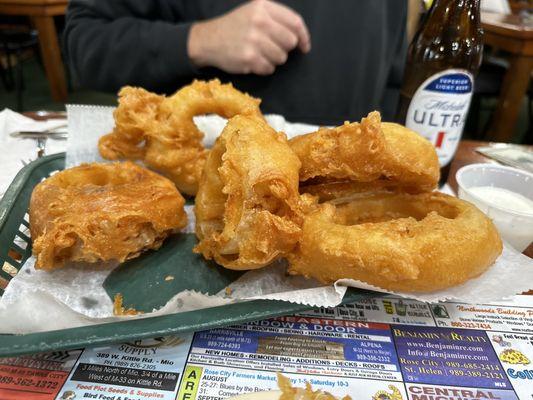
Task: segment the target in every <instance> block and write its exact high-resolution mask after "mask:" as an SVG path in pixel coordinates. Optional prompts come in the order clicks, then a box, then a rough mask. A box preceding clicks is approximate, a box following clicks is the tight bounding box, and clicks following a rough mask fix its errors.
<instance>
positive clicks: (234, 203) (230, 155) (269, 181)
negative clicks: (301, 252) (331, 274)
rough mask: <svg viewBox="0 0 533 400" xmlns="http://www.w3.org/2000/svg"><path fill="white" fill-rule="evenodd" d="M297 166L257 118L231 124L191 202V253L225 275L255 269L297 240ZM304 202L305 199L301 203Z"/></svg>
mask: <svg viewBox="0 0 533 400" xmlns="http://www.w3.org/2000/svg"><path fill="white" fill-rule="evenodd" d="M299 169H300V161H299V160H298V158H297V157H296V155H295V154H294V153H293V152H292V150H291V148H290V147H289V145H288V142H287V138H286V136H285V135H284V134H283V133H277V132H276V131H274V130H273V129H272V128H271V127H270V126H268V125H267V124H266V122H265V121H264V120H263V119H262V118H257V117H250V116H243V115H239V116H236V117H233V118H231V119H230V120H229V121H228V123H227V125H226V127H225V128H224V130H223V131H222V134H221V135H220V136H219V137H218V139H217V141H216V142H215V145H214V146H213V148H212V150H211V152H210V153H209V156H208V158H207V162H206V164H205V169H204V172H203V174H202V178H201V180H200V185H199V189H198V193H197V195H196V201H195V214H196V235H197V237H198V239H199V243H198V245H197V246H196V247H195V249H194V251H195V252H197V253H201V254H202V255H203V256H204V257H205V258H206V259H214V260H215V261H216V262H217V263H218V264H220V265H222V266H224V267H226V268H229V269H237V270H241V269H257V268H261V267H264V266H265V265H267V264H269V263H270V262H272V261H274V260H275V259H276V258H278V257H280V256H283V255H284V254H286V253H287V252H289V251H290V250H292V248H293V247H294V245H295V244H296V242H297V241H298V240H299V238H300V225H301V222H302V209H301V207H302V204H303V203H304V202H303V201H302V200H301V199H300V195H299V193H298V170H299ZM304 199H305V198H304Z"/></svg>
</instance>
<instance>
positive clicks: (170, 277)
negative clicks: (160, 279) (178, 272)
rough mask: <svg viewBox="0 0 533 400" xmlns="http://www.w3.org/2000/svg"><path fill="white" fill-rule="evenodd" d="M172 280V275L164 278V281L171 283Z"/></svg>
mask: <svg viewBox="0 0 533 400" xmlns="http://www.w3.org/2000/svg"><path fill="white" fill-rule="evenodd" d="M173 280H174V275H167V276H165V281H167V282H168V281H173Z"/></svg>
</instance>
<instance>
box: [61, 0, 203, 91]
mask: <svg viewBox="0 0 533 400" xmlns="http://www.w3.org/2000/svg"><path fill="white" fill-rule="evenodd" d="M181 7H182V2H181V1H178V0H112V1H110V0H71V1H70V3H69V7H68V11H67V17H66V27H65V34H64V43H65V50H66V53H67V57H68V62H69V67H70V68H71V71H72V72H73V74H74V76H75V78H76V79H77V80H78V81H79V82H80V83H81V84H82V85H83V86H85V87H89V88H92V89H98V90H104V91H117V90H118V89H119V88H120V87H121V86H124V85H126V84H128V85H137V86H142V87H144V88H147V89H149V90H154V91H163V92H165V91H169V90H174V89H175V85H176V81H177V80H178V79H179V78H183V80H184V82H185V81H187V80H190V78H191V77H192V76H193V75H194V73H195V69H194V66H193V65H192V64H191V62H190V60H189V57H188V54H187V38H188V34H189V29H190V23H176V21H179V20H183V17H182V15H180V13H181V12H182V10H181ZM169 85H171V86H172V87H169Z"/></svg>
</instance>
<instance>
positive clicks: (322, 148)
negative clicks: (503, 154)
mask: <svg viewBox="0 0 533 400" xmlns="http://www.w3.org/2000/svg"><path fill="white" fill-rule="evenodd" d="M289 143H290V145H291V148H292V149H293V150H294V152H295V153H296V154H297V155H298V157H299V158H300V161H301V162H302V168H301V170H300V181H302V184H301V190H302V191H303V192H309V193H313V194H315V195H319V197H321V200H327V199H328V198H331V196H332V194H333V193H335V196H341V197H343V196H347V195H349V194H350V193H352V192H360V191H362V190H367V189H370V190H372V189H374V188H387V189H390V190H392V189H394V190H397V191H403V192H408V193H420V192H425V191H431V190H432V189H434V188H435V187H436V185H437V182H438V180H439V163H438V157H437V154H436V153H435V149H434V148H433V146H432V144H431V143H430V142H429V141H427V140H426V139H424V138H423V137H422V136H420V135H418V134H417V133H415V132H413V131H411V130H409V129H407V128H405V127H403V126H401V125H398V124H393V123H381V118H380V115H379V113H378V112H372V113H370V114H369V115H368V117H366V118H363V119H362V121H361V123H357V122H354V123H345V124H344V125H341V126H339V127H337V128H321V129H319V130H318V131H316V132H312V133H309V134H306V135H302V136H297V137H295V138H293V139H291V140H290V142H289ZM352 183H353V185H352ZM332 184H336V185H334V186H331V185H332ZM339 184H340V185H339ZM322 185H325V186H322ZM374 186H375V187H374Z"/></svg>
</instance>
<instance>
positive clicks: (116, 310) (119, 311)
mask: <svg viewBox="0 0 533 400" xmlns="http://www.w3.org/2000/svg"><path fill="white" fill-rule="evenodd" d="M123 300H124V298H123V297H122V293H117V294H116V295H115V299H114V301H113V314H114V315H138V314H142V313H143V312H142V311H137V310H136V309H135V308H132V307H131V308H127V309H126V308H124V306H123V305H122V301H123Z"/></svg>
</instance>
